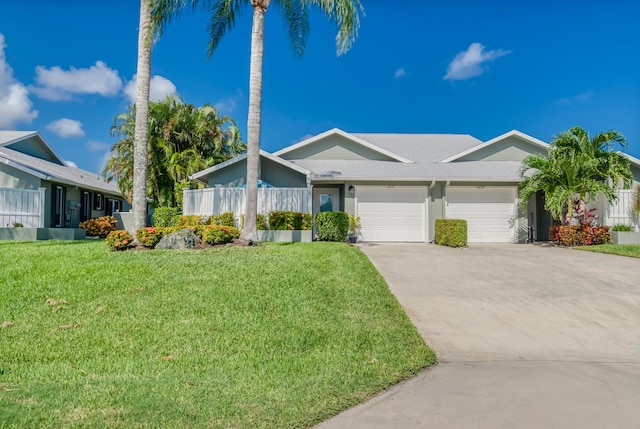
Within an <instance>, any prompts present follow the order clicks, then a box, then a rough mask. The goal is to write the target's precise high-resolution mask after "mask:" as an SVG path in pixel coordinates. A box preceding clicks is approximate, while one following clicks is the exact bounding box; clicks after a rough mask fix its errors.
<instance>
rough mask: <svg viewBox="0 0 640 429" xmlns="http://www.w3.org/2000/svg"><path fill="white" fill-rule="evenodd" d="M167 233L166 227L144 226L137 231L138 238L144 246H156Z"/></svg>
mask: <svg viewBox="0 0 640 429" xmlns="http://www.w3.org/2000/svg"><path fill="white" fill-rule="evenodd" d="M164 234H165V228H156V227H154V226H152V227H149V228H142V229H139V230H138V231H136V238H137V239H138V241H139V242H140V244H142V245H143V246H144V247H154V246H155V245H156V244H158V241H160V239H161V238H162V236H163V235H164Z"/></svg>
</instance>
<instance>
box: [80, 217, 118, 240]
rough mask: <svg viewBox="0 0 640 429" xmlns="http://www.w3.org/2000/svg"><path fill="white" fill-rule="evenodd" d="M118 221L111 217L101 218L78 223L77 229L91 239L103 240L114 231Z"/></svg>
mask: <svg viewBox="0 0 640 429" xmlns="http://www.w3.org/2000/svg"><path fill="white" fill-rule="evenodd" d="M117 224H118V221H117V220H116V218H115V217H113V216H102V217H99V218H97V219H89V220H85V221H84V222H82V223H80V225H79V227H80V228H83V229H85V230H86V231H87V235H88V236H91V237H100V238H105V237H106V236H108V235H109V234H110V233H111V232H113V231H115V230H116V225H117Z"/></svg>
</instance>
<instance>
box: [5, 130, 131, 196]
mask: <svg viewBox="0 0 640 429" xmlns="http://www.w3.org/2000/svg"><path fill="white" fill-rule="evenodd" d="M9 133H11V132H7V131H3V132H2V133H0V137H4V136H6V135H9ZM29 134H32V133H26V134H23V136H22V137H24V136H25V135H29ZM0 141H2V140H0ZM8 141H11V140H8V139H7V140H6V141H5V143H6V142H8ZM0 163H4V164H8V165H12V166H14V167H16V168H20V169H22V170H27V172H29V173H31V174H34V175H35V176H38V177H40V178H41V179H44V180H50V181H55V182H59V183H64V184H70V185H75V186H78V187H82V188H85V189H89V190H93V191H100V192H104V193H109V194H114V195H118V196H120V190H118V187H117V186H116V184H115V183H107V182H105V181H104V180H103V179H102V178H101V177H100V176H99V175H98V174H96V173H92V172H90V171H86V170H81V169H79V168H75V167H69V166H67V165H59V164H55V163H53V162H50V161H45V160H44V159H40V158H36V157H35V156H31V155H27V154H24V153H22V152H18V151H16V150H13V149H9V148H8V147H3V146H2V145H1V144H0Z"/></svg>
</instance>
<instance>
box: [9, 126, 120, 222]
mask: <svg viewBox="0 0 640 429" xmlns="http://www.w3.org/2000/svg"><path fill="white" fill-rule="evenodd" d="M125 209H127V210H128V204H127V203H126V201H125V200H124V199H123V198H122V195H121V194H120V191H119V190H118V188H117V186H116V185H115V184H113V183H107V182H105V181H104V180H103V179H102V178H101V177H100V176H99V175H98V174H96V173H92V172H89V171H85V170H81V169H79V168H75V167H70V166H68V165H66V163H65V162H64V161H63V160H62V159H61V158H60V157H59V156H58V155H57V154H56V153H55V152H54V150H53V149H52V148H51V147H50V146H49V145H48V144H47V142H46V141H45V140H44V139H43V138H42V136H41V135H40V134H39V133H38V132H35V131H0V227H2V228H6V227H11V226H12V225H13V223H14V222H18V223H21V224H23V225H24V226H25V227H31V228H77V227H78V224H79V223H80V222H82V221H84V220H87V219H90V218H96V217H100V216H104V215H110V214H113V213H115V212H119V211H122V210H125Z"/></svg>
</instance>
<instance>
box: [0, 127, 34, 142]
mask: <svg viewBox="0 0 640 429" xmlns="http://www.w3.org/2000/svg"><path fill="white" fill-rule="evenodd" d="M36 134H37V132H36V131H11V130H1V131H0V146H4V145H5V144H7V143H11V142H13V141H15V140H18V139H22V138H25V137H28V136H32V135H36Z"/></svg>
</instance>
